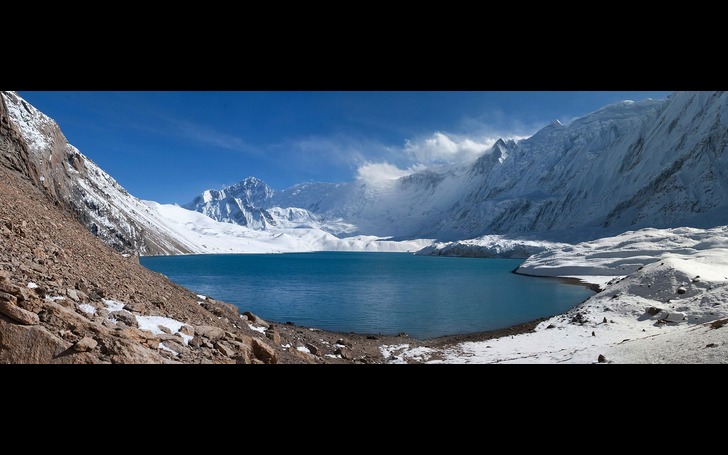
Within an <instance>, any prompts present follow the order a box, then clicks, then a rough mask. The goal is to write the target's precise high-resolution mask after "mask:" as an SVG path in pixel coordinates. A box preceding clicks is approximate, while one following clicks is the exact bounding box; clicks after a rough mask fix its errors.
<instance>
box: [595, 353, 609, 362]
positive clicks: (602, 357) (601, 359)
mask: <svg viewBox="0 0 728 455" xmlns="http://www.w3.org/2000/svg"><path fill="white" fill-rule="evenodd" d="M606 361H607V358H606V357H604V355H603V354H599V357H597V362H599V363H605V362H606Z"/></svg>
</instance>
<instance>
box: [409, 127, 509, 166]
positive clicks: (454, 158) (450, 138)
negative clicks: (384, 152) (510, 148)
mask: <svg viewBox="0 0 728 455" xmlns="http://www.w3.org/2000/svg"><path fill="white" fill-rule="evenodd" d="M497 140H498V138H497V137H480V138H475V139H472V138H468V137H458V136H455V135H453V134H450V135H448V134H445V133H442V132H440V131H437V132H435V133H434V134H432V135H431V136H429V137H426V138H424V139H420V140H414V141H413V140H409V139H406V140H405V143H404V149H403V150H404V152H405V153H406V154H408V155H409V156H410V157H412V158H413V159H414V160H415V161H416V162H418V163H422V164H445V163H465V162H468V161H472V160H474V159H476V158H478V157H479V156H481V155H482V154H483V153H485V152H486V151H487V150H488V149H489V148H490V147H492V146H493V144H494V143H495V141H497Z"/></svg>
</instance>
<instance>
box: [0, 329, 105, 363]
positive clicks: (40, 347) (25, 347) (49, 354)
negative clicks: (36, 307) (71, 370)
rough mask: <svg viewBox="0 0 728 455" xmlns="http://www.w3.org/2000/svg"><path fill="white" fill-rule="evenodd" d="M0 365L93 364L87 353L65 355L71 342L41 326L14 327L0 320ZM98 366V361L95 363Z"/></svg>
mask: <svg viewBox="0 0 728 455" xmlns="http://www.w3.org/2000/svg"><path fill="white" fill-rule="evenodd" d="M0 346H3V349H0V364H10V363H16V364H21V363H22V364H36V365H37V364H52V363H94V360H93V358H92V357H89V356H88V354H79V353H75V352H73V355H60V354H61V353H64V352H67V350H68V348H69V347H70V346H71V343H69V342H67V341H65V340H63V339H62V338H60V337H59V336H57V335H55V334H53V333H51V332H49V331H48V330H47V329H45V328H44V327H43V326H41V325H33V326H28V325H17V324H13V323H11V322H7V321H6V320H5V319H3V318H0ZM96 363H98V362H96Z"/></svg>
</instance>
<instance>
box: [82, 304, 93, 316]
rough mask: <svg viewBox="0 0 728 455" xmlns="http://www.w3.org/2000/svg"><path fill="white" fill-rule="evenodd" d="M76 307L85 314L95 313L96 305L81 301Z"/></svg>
mask: <svg viewBox="0 0 728 455" xmlns="http://www.w3.org/2000/svg"><path fill="white" fill-rule="evenodd" d="M78 308H79V309H80V310H81V311H83V312H84V313H86V314H96V307H94V306H91V305H89V304H88V303H82V304H81V305H79V306H78Z"/></svg>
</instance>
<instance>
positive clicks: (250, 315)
mask: <svg viewBox="0 0 728 455" xmlns="http://www.w3.org/2000/svg"><path fill="white" fill-rule="evenodd" d="M243 315H245V317H247V318H248V320H249V321H250V322H252V323H253V324H255V325H258V326H261V327H265V328H266V329H267V328H269V327H270V324H268V323H267V322H266V321H264V320H263V319H261V318H259V317H258V316H256V315H254V314H253V313H251V312H250V311H246V312H244V313H243Z"/></svg>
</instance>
